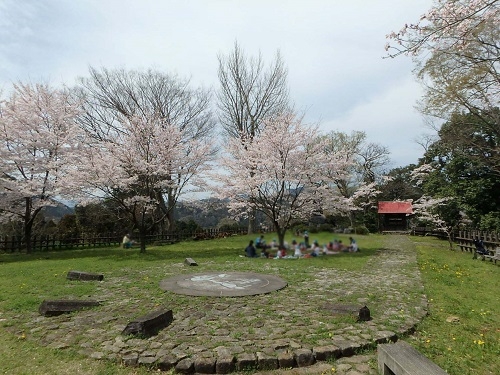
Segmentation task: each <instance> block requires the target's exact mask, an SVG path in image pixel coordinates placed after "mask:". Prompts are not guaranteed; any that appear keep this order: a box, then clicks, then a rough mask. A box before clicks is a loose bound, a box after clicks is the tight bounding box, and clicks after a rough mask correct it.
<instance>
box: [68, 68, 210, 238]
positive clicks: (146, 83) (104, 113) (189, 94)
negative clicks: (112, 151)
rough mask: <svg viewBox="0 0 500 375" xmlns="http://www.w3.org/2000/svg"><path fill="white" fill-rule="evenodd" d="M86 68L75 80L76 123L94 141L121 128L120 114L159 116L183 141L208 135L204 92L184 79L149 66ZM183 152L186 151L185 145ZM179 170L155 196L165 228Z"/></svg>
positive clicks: (109, 136)
mask: <svg viewBox="0 0 500 375" xmlns="http://www.w3.org/2000/svg"><path fill="white" fill-rule="evenodd" d="M89 72H90V77H87V78H80V79H79V83H80V84H79V86H78V87H76V88H75V90H74V92H75V95H76V97H77V98H78V100H79V101H81V102H82V103H83V108H84V113H83V115H82V116H80V117H79V122H80V124H81V126H82V127H83V128H84V129H85V130H86V131H87V132H88V133H89V134H90V135H91V136H93V137H94V138H96V139H97V140H101V141H102V140H106V141H109V140H110V139H113V137H114V136H115V135H116V134H119V133H121V132H124V131H125V130H124V128H123V127H122V126H121V123H122V122H120V119H122V118H123V117H124V118H127V119H132V118H134V117H142V118H158V120H159V121H161V122H163V123H165V124H174V125H175V126H176V127H177V128H178V129H179V130H180V131H181V132H182V134H183V139H181V140H180V142H181V143H182V144H183V145H188V144H190V141H192V140H198V141H199V142H208V141H209V139H210V138H211V137H212V135H213V130H214V128H215V124H216V122H215V118H214V116H213V113H212V111H211V93H210V91H209V90H206V89H202V88H199V89H192V88H190V86H189V84H190V82H189V80H186V79H181V78H179V77H177V76H175V75H168V74H165V73H162V72H159V71H156V70H151V69H150V70H147V71H145V72H143V71H126V70H124V69H118V70H108V69H105V68H102V69H100V70H98V69H95V68H92V67H90V69H89ZM185 152H186V153H189V152H191V150H190V149H189V147H187V148H185ZM214 152H215V149H213V150H212V151H211V153H214ZM181 174H182V169H178V170H177V173H176V174H173V175H172V176H170V178H171V179H172V185H171V186H172V188H171V189H169V190H168V191H167V193H166V194H164V195H162V196H161V197H158V199H160V200H161V204H160V205H159V206H158V207H159V209H160V210H161V212H159V215H161V216H165V217H166V218H167V221H168V226H169V229H172V228H173V226H174V220H173V214H174V208H175V205H176V203H177V200H178V198H179V193H180V191H179V190H178V189H177V188H176V187H177V186H180V181H182V175H181Z"/></svg>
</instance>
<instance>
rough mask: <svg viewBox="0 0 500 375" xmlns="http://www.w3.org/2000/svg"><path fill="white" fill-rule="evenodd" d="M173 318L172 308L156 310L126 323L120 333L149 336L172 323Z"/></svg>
mask: <svg viewBox="0 0 500 375" xmlns="http://www.w3.org/2000/svg"><path fill="white" fill-rule="evenodd" d="M173 319H174V318H173V314H172V310H166V309H160V310H156V311H153V312H151V313H149V314H146V315H144V316H141V317H139V318H137V319H136V320H134V321H132V322H130V323H128V324H127V326H126V327H125V329H124V330H123V331H122V335H139V336H145V337H150V336H153V335H156V334H157V333H158V331H160V330H162V329H163V328H165V327H166V326H168V325H169V324H170V323H172V320H173Z"/></svg>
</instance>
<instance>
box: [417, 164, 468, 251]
mask: <svg viewBox="0 0 500 375" xmlns="http://www.w3.org/2000/svg"><path fill="white" fill-rule="evenodd" d="M433 171H434V168H433V167H432V165H430V164H422V165H420V166H419V167H417V168H415V169H414V170H413V171H412V173H411V178H412V180H413V181H414V182H415V184H416V185H417V186H421V185H423V184H425V182H426V180H427V179H428V178H429V176H430V174H431V173H432V172H433ZM413 213H414V214H415V217H416V218H417V219H418V220H419V221H420V222H421V223H423V224H425V225H429V226H431V227H433V228H434V229H436V230H438V231H441V232H443V233H445V234H446V237H447V239H448V243H449V246H450V250H452V249H453V237H452V236H453V232H454V231H455V230H456V229H457V228H458V227H459V226H460V225H462V224H466V223H468V222H469V219H468V217H467V215H466V214H465V213H464V212H463V210H462V209H461V208H460V205H459V202H458V201H457V200H456V199H455V198H453V197H432V196H430V195H426V194H424V195H422V196H421V197H420V198H418V199H417V200H416V201H415V202H413Z"/></svg>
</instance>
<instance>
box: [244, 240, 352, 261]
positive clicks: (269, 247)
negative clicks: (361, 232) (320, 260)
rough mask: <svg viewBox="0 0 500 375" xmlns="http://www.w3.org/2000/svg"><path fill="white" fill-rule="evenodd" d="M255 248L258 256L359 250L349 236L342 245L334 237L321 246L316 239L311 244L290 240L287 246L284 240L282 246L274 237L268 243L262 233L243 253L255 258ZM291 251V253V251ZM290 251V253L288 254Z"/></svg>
mask: <svg viewBox="0 0 500 375" xmlns="http://www.w3.org/2000/svg"><path fill="white" fill-rule="evenodd" d="M257 249H260V257H263V258H276V259H279V258H302V257H304V258H311V257H317V256H319V255H328V254H338V253H340V252H357V251H359V247H358V244H357V242H356V240H355V239H354V238H352V237H349V245H347V246H346V245H344V244H343V243H342V241H339V240H337V239H334V240H333V241H330V242H329V243H328V244H325V245H323V246H321V245H320V244H319V242H318V241H317V240H315V241H314V242H313V243H312V245H311V246H309V244H307V243H306V242H300V243H298V242H297V241H296V240H293V241H292V245H291V246H289V245H288V243H287V242H286V241H285V243H284V244H283V246H279V245H278V243H277V242H276V239H273V241H272V242H271V243H270V244H267V243H266V241H265V240H264V235H261V236H259V237H257V239H256V240H255V244H254V241H253V240H250V243H249V244H248V246H247V247H246V248H245V255H246V256H247V257H250V258H257V257H259V255H257ZM292 251H293V255H291V252H292ZM288 252H290V255H289V254H288Z"/></svg>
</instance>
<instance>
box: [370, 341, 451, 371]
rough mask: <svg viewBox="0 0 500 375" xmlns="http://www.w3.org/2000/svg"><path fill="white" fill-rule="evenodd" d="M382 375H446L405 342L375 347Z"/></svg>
mask: <svg viewBox="0 0 500 375" xmlns="http://www.w3.org/2000/svg"><path fill="white" fill-rule="evenodd" d="M377 352H378V369H379V371H380V373H381V374H382V375H446V374H447V373H446V371H444V370H443V369H442V368H441V367H439V366H438V365H436V364H435V363H434V362H432V361H431V360H430V359H429V358H427V357H425V356H424V355H423V354H422V353H420V352H419V351H418V350H416V349H415V348H414V347H413V346H411V345H410V344H408V343H407V342H405V341H398V342H397V343H395V344H381V345H379V346H378V347H377Z"/></svg>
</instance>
